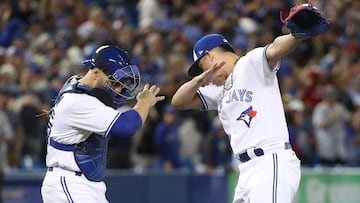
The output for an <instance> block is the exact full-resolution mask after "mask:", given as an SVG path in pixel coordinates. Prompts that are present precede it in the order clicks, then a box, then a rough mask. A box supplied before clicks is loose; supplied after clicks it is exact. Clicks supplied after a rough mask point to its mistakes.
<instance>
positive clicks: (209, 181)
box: [0, 0, 360, 203]
mask: <svg viewBox="0 0 360 203" xmlns="http://www.w3.org/2000/svg"><path fill="white" fill-rule="evenodd" d="M305 2H306V1H301V0H296V1H290V0H196V1H190V0H185V1H181V0H158V1H156V0H140V1H132V0H79V1H75V0H63V1H57V0H3V1H1V2H0V11H1V12H0V17H1V18H0V28H1V29H0V115H1V116H0V137H1V148H0V149H1V150H0V154H1V159H0V160H1V162H0V167H1V170H2V171H3V172H4V183H3V184H2V195H3V198H4V202H40V201H41V200H40V199H39V198H40V196H39V195H40V191H39V188H40V184H41V178H42V177H43V174H44V172H45V165H44V150H45V147H44V143H45V142H44V132H45V127H46V116H39V115H41V114H42V110H43V109H49V107H50V106H51V104H52V101H53V99H54V97H55V95H56V94H57V92H58V90H59V88H60V87H61V85H62V83H63V82H64V80H66V78H67V77H69V76H71V75H73V74H83V73H84V72H85V71H86V69H85V68H84V67H83V66H81V64H80V61H81V60H83V59H86V58H88V57H90V56H91V54H92V52H93V51H94V49H95V48H96V47H97V46H99V45H102V44H105V43H112V44H116V45H118V46H120V47H122V48H124V49H125V50H127V51H128V54H129V56H131V59H132V61H133V62H134V63H136V64H137V65H138V66H139V67H140V70H141V72H142V74H143V78H142V79H143V82H144V83H146V82H148V83H153V84H157V85H159V86H160V87H161V88H162V92H161V94H163V95H165V96H166V97H167V99H166V100H165V101H164V102H161V103H160V104H159V105H157V106H156V108H154V109H153V112H152V114H151V116H150V118H149V120H148V123H147V125H146V126H144V128H143V130H142V131H141V132H139V134H138V135H136V136H135V137H134V138H133V139H112V140H111V141H110V146H109V159H108V167H109V171H108V174H109V176H108V179H107V184H108V197H109V200H113V201H111V202H134V203H136V202H151V203H152V202H156V203H163V202H164V203H165V202H166V203H167V202H172V203H173V202H182V203H187V202H188V203H192V202H229V201H231V196H232V188H233V187H234V183H235V182H236V175H237V171H236V167H234V166H235V165H236V161H235V160H233V158H232V156H231V153H229V149H228V145H227V139H226V136H224V132H223V131H222V129H221V126H219V123H218V120H217V118H216V116H215V114H214V113H213V112H193V111H181V112H180V111H175V110H174V109H172V108H171V107H169V101H170V99H171V96H172V94H173V93H174V91H175V90H176V88H177V87H179V85H180V84H181V83H182V82H184V81H186V80H188V79H189V78H188V77H187V76H186V74H185V73H186V69H187V67H188V66H189V64H191V63H192V55H191V54H192V51H191V48H192V45H193V43H194V42H195V41H196V40H197V39H199V38H200V37H201V36H202V35H203V34H205V33H215V32H217V33H221V34H223V35H224V36H226V38H228V39H229V40H230V41H231V43H232V44H233V46H234V48H235V50H236V51H237V52H238V53H239V54H243V53H245V52H246V51H248V50H250V49H252V48H254V47H257V46H263V45H265V44H267V43H269V42H271V41H272V39H273V38H274V37H276V36H278V35H280V34H283V33H286V32H287V30H286V29H284V27H283V25H282V24H281V22H280V20H279V11H280V10H282V9H284V8H286V7H288V6H289V5H290V4H292V3H305ZM313 3H314V4H315V6H317V7H318V8H320V10H322V11H324V13H325V14H326V16H328V17H329V18H330V19H331V20H332V25H331V28H330V30H329V31H327V32H326V33H324V34H323V35H321V36H319V37H316V38H314V39H312V40H307V41H305V42H303V43H302V44H301V46H299V47H298V49H297V50H295V52H294V53H293V54H291V55H290V56H289V57H287V58H285V59H284V60H283V61H282V63H281V69H280V71H279V79H280V80H279V82H280V87H281V91H282V94H283V100H284V104H285V110H286V114H287V119H288V123H289V126H288V127H289V132H290V140H291V143H292V145H293V148H294V150H295V151H296V153H297V154H298V156H299V158H300V159H301V161H302V167H303V177H302V183H301V186H300V190H299V193H298V198H297V200H296V202H301V203H307V202H309V203H310V202H319V203H322V202H336V203H341V202H360V197H359V196H360V193H359V192H358V191H360V186H359V184H360V181H359V179H360V177H359V176H360V172H359V169H358V167H359V166H360V108H359V106H360V57H359V55H360V40H359V39H360V26H359V25H360V2H359V1H356V0H313ZM328 85H332V87H333V88H334V90H335V92H336V101H337V102H338V104H339V105H342V106H344V107H345V110H346V111H347V112H349V116H348V117H346V118H344V119H338V120H337V121H338V123H336V125H334V126H336V127H337V128H336V130H339V132H342V133H340V134H339V138H338V139H339V140H338V142H335V143H333V144H332V145H328V146H326V150H328V151H329V152H334V151H338V152H339V153H334V154H333V156H332V157H330V158H329V157H324V156H323V154H322V153H319V146H321V144H322V143H325V142H323V141H322V140H319V139H318V138H317V136H316V132H317V128H316V126H315V125H314V124H313V122H312V117H313V116H314V109H315V108H316V106H317V105H318V104H320V103H321V102H323V101H324V97H323V93H324V92H323V90H324V87H326V86H328ZM128 105H129V106H131V105H132V103H131V102H129V103H128ZM123 108H127V106H124V107H123ZM160 125H163V126H167V127H168V129H169V130H168V131H167V132H166V133H164V132H162V133H160V132H158V131H157V128H158V126H160ZM329 133H330V134H331V132H329ZM167 136H172V138H173V139H172V140H173V141H172V142H165V143H166V145H159V143H161V142H162V141H164V140H162V139H164V137H167ZM165 149H167V150H165ZM169 149H170V150H169ZM335 149H339V150H335ZM169 154H174V157H170V160H165V161H164V160H163V157H169V156H168V155H169ZM328 154H329V153H328ZM325 155H327V154H325ZM174 160H177V161H176V164H175V163H174ZM164 163H165V164H164ZM32 198H34V199H32ZM170 198H171V199H170Z"/></svg>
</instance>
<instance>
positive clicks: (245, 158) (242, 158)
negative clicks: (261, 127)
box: [235, 142, 291, 162]
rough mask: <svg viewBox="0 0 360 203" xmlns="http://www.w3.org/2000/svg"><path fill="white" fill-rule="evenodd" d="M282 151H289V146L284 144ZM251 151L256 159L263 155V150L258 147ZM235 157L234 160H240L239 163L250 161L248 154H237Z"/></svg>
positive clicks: (287, 143) (286, 143)
mask: <svg viewBox="0 0 360 203" xmlns="http://www.w3.org/2000/svg"><path fill="white" fill-rule="evenodd" d="M284 149H291V144H290V143H289V142H285V143H284ZM253 150H254V154H255V156H257V157H259V156H262V155H264V150H263V149H262V148H260V147H259V148H254V149H253ZM235 157H236V159H238V160H240V161H241V162H247V161H249V160H250V159H251V157H250V156H249V154H248V152H243V153H241V154H237V155H236V156H235Z"/></svg>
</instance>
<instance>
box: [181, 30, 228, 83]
mask: <svg viewBox="0 0 360 203" xmlns="http://www.w3.org/2000/svg"><path fill="white" fill-rule="evenodd" d="M221 45H229V46H230V47H231V45H230V43H229V41H228V40H227V39H225V37H224V36H222V35H220V34H208V35H205V36H204V37H202V38H200V39H199V40H198V41H197V42H196V43H195V45H194V49H193V58H194V63H193V64H192V65H191V66H190V68H189V70H188V72H187V74H188V75H189V76H192V77H194V76H197V75H200V74H201V73H202V72H203V70H202V69H201V68H200V67H199V61H200V59H201V58H202V57H203V56H205V54H206V51H210V50H212V49H213V48H215V47H218V46H221Z"/></svg>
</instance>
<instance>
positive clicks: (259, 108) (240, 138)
mask: <svg viewBox="0 0 360 203" xmlns="http://www.w3.org/2000/svg"><path fill="white" fill-rule="evenodd" d="M264 50H265V48H257V49H254V50H252V51H250V52H248V53H247V54H246V56H243V57H241V58H240V59H239V60H238V62H237V63H236V65H235V67H234V70H233V72H232V74H231V75H230V76H229V77H228V78H227V80H226V82H225V85H224V86H216V85H208V86H205V87H201V88H199V90H198V94H199V95H200V98H201V100H202V103H203V105H204V108H205V110H216V109H217V110H218V113H219V118H220V120H221V122H222V125H223V127H224V130H225V131H226V133H227V134H228V135H229V136H230V137H231V147H232V149H233V151H234V153H235V154H237V153H239V152H241V151H244V150H246V149H248V148H251V147H258V146H266V145H271V144H274V143H279V142H282V143H284V142H288V141H289V135H288V130H287V125H286V120H285V114H284V110H283V105H282V101H281V96H280V90H279V87H278V80H277V77H276V71H277V70H278V67H279V63H278V64H277V67H276V68H275V69H274V71H271V70H270V68H269V65H268V62H267V59H266V56H265V51H264Z"/></svg>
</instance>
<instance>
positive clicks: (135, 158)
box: [131, 108, 160, 172]
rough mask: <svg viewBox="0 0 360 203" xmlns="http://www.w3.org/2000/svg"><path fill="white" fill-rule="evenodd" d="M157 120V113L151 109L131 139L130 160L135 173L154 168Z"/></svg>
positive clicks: (158, 118) (158, 117)
mask: <svg viewBox="0 0 360 203" xmlns="http://www.w3.org/2000/svg"><path fill="white" fill-rule="evenodd" d="M159 120H160V116H159V113H158V111H157V110H156V109H155V108H152V109H151V110H150V113H149V116H148V119H147V121H146V122H145V123H144V126H143V127H142V128H141V130H140V131H139V132H138V133H137V134H136V135H135V136H134V138H133V143H132V150H131V160H132V162H133V164H134V169H135V170H136V171H139V172H141V171H143V170H144V169H145V170H146V169H151V168H152V167H153V166H154V163H155V159H156V149H155V145H154V136H155V128H156V125H157V124H158V122H159Z"/></svg>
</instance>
